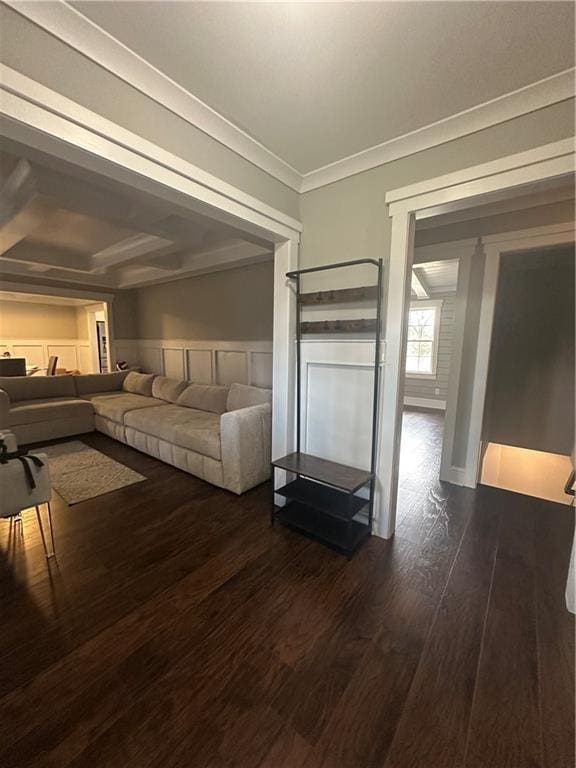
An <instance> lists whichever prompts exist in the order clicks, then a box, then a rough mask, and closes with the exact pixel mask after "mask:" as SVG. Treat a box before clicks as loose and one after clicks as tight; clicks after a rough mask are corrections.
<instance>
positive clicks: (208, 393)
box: [176, 384, 228, 414]
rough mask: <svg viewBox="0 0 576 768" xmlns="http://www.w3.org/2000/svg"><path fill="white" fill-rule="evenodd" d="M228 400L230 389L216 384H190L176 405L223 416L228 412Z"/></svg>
mask: <svg viewBox="0 0 576 768" xmlns="http://www.w3.org/2000/svg"><path fill="white" fill-rule="evenodd" d="M227 399H228V387H221V386H218V385H216V384H189V385H188V386H187V387H186V389H185V390H184V391H183V392H182V394H181V395H180V397H179V398H178V400H177V401H176V403H177V405H184V406H186V408H196V409H197V410H199V411H208V412H209V413H219V414H221V413H225V412H226V401H227Z"/></svg>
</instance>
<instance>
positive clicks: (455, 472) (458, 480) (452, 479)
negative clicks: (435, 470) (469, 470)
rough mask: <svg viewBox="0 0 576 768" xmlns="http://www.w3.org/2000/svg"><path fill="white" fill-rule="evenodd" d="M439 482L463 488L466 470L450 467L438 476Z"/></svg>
mask: <svg viewBox="0 0 576 768" xmlns="http://www.w3.org/2000/svg"><path fill="white" fill-rule="evenodd" d="M440 480H442V481H443V482H445V483H452V484H453V485H462V486H465V485H467V483H466V470H465V468H464V467H450V468H449V469H447V470H446V471H444V472H442V473H441V474H440ZM468 487H470V486H468Z"/></svg>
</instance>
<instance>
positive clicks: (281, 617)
mask: <svg viewBox="0 0 576 768" xmlns="http://www.w3.org/2000/svg"><path fill="white" fill-rule="evenodd" d="M441 438H442V419H441V416H437V415H433V414H422V413H420V414H416V413H412V412H408V413H407V414H406V417H405V431H404V436H403V460H402V466H401V483H400V485H401V489H400V516H399V525H398V533H397V535H396V536H395V538H394V539H393V540H391V541H388V542H387V541H384V540H381V539H376V538H373V539H371V540H369V541H368V543H367V544H366V545H365V546H364V547H363V549H362V550H361V551H360V552H359V553H358V555H357V556H356V557H355V558H354V559H353V560H352V561H350V562H348V561H347V560H346V559H345V558H343V557H341V556H339V555H337V554H335V553H333V552H331V551H329V550H326V549H324V548H322V547H321V546H320V545H318V544H315V543H313V542H309V541H307V540H305V539H303V538H301V537H300V536H298V535H296V534H294V533H291V532H289V531H288V530H286V529H283V527H282V526H276V527H274V528H270V526H269V507H268V504H269V499H270V489H269V487H268V485H264V486H261V487H259V488H257V489H254V490H253V491H251V492H249V493H247V494H245V495H243V496H241V497H236V496H233V495H232V494H230V493H228V492H226V491H221V490H219V489H217V488H214V487H212V486H210V485H208V484H206V483H203V482H202V481H200V480H196V479H195V478H193V477H191V476H189V475H186V474H184V473H182V472H179V471H177V470H175V469H173V468H171V467H169V466H167V465H165V464H162V463H160V462H158V461H156V460H154V459H152V458H150V457H147V456H145V455H143V454H140V453H138V452H136V451H133V450H131V449H130V448H128V447H126V446H122V445H121V444H119V443H116V442H114V441H112V440H109V439H107V438H105V437H104V436H102V435H96V434H95V435H91V436H89V437H86V438H85V441H86V442H87V443H89V444H90V445H92V446H93V447H95V448H97V449H99V450H102V451H104V452H105V453H107V454H108V455H110V456H112V457H113V458H116V459H118V460H119V461H122V462H123V463H125V464H127V465H128V466H130V467H132V468H134V469H135V470H137V471H139V472H141V473H142V474H144V475H145V476H146V477H147V480H146V481H145V482H143V483H140V484H138V485H134V486H131V487H129V488H126V489H122V490H120V491H116V492H114V493H111V494H108V495H107V496H104V497H100V498H99V499H94V500H91V501H87V502H83V503H81V504H79V505H76V506H73V507H68V506H67V505H66V504H65V503H64V502H62V501H59V500H58V499H56V501H55V503H54V505H53V512H54V523H55V532H56V543H57V550H58V559H57V561H52V562H51V563H49V564H47V561H46V560H45V558H44V555H43V550H42V545H41V541H40V537H39V535H38V531H37V528H36V522H35V518H34V517H33V515H32V514H30V513H28V512H27V513H26V514H25V520H24V526H23V532H21V531H20V530H19V529H16V530H14V528H12V529H10V526H9V524H8V523H7V522H4V521H0V589H1V601H0V627H1V630H0V632H1V635H0V636H1V645H0V649H1V650H0V654H1V658H2V663H1V665H0V766H2V768H40V767H42V768H47V767H48V766H50V768H149V767H150V768H160V767H161V768H233V767H234V768H444V767H445V768H480V767H481V768H500V767H502V768H508V767H510V768H528V767H529V768H573V766H574V622H573V617H572V616H571V614H569V613H568V612H567V611H566V609H565V607H564V602H563V594H564V587H565V580H566V572H567V567H568V559H569V551H570V543H571V536H572V530H573V528H572V526H573V511H572V510H570V509H569V508H566V507H562V506H559V505H555V504H551V503H547V502H540V501H537V500H534V499H529V498H527V497H522V496H518V495H515V494H512V493H508V492H503V491H498V490H495V489H490V488H480V489H479V490H478V491H476V492H472V491H470V490H467V489H463V488H456V487H452V486H447V485H445V486H443V485H442V484H440V483H439V482H438V480H437V467H438V461H439V446H440V445H441Z"/></svg>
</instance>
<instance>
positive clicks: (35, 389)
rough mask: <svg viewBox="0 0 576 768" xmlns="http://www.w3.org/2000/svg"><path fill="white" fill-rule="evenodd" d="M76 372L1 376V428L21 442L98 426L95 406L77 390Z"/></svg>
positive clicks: (25, 442)
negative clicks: (77, 392) (7, 430)
mask: <svg viewBox="0 0 576 768" xmlns="http://www.w3.org/2000/svg"><path fill="white" fill-rule="evenodd" d="M74 379H75V377H74V376H2V377H0V429H10V430H12V432H14V434H15V436H16V440H17V441H18V443H19V444H20V445H23V444H27V443H39V442H43V441H45V440H54V439H56V438H59V437H69V436H71V435H81V434H83V433H85V432H91V431H92V430H93V429H94V409H93V408H92V406H91V405H90V403H89V402H87V401H86V400H82V399H80V398H79V397H78V396H77V394H76V386H75V382H74Z"/></svg>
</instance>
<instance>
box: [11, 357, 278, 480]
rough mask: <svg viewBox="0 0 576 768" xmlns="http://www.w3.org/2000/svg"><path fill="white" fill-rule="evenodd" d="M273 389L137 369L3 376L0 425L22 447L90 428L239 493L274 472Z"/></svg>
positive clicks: (82, 431)
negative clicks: (212, 382)
mask: <svg viewBox="0 0 576 768" xmlns="http://www.w3.org/2000/svg"><path fill="white" fill-rule="evenodd" d="M271 402H272V394H271V392H270V390H266V389H259V388H258V387H248V386H245V385H243V384H232V385H231V386H230V387H223V386H210V385H204V384H194V383H191V382H187V381H176V380H174V379H168V378H165V377H164V376H155V375H154V374H142V373H136V372H135V371H130V372H124V371H122V372H118V373H110V374H93V375H85V376H73V375H72V376H38V377H36V376H28V377H27V376H14V377H0V429H11V430H12V431H13V432H14V434H15V435H16V438H17V440H18V442H19V444H21V445H25V444H31V443H37V442H43V441H46V440H52V439H54V438H60V437H67V436H71V435H79V434H82V433H86V432H91V431H93V430H94V429H97V430H98V431H100V432H103V433H104V434H106V435H109V436H110V437H113V438H114V439H115V440H120V441H121V442H123V443H126V444H127V445H130V446H132V447H133V448H136V449H138V450H139V451H143V452H144V453H148V454H150V455H151V456H155V457H156V458H158V459H161V460H162V461H165V462H167V463H168V464H172V465H173V466H175V467H178V468H179V469H182V470H184V471H185V472H189V473H190V474H192V475H196V476H197V477H200V478H202V479H203V480H207V481H208V482H210V483H213V484H214V485H217V486H220V487H221V488H227V489H228V490H230V491H233V492H234V493H238V494H240V493H243V492H244V491H246V490H248V489H249V488H253V487H254V486H255V485H258V484H259V483H261V482H263V481H264V480H267V479H268V477H269V476H270V450H271V421H272V405H271Z"/></svg>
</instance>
